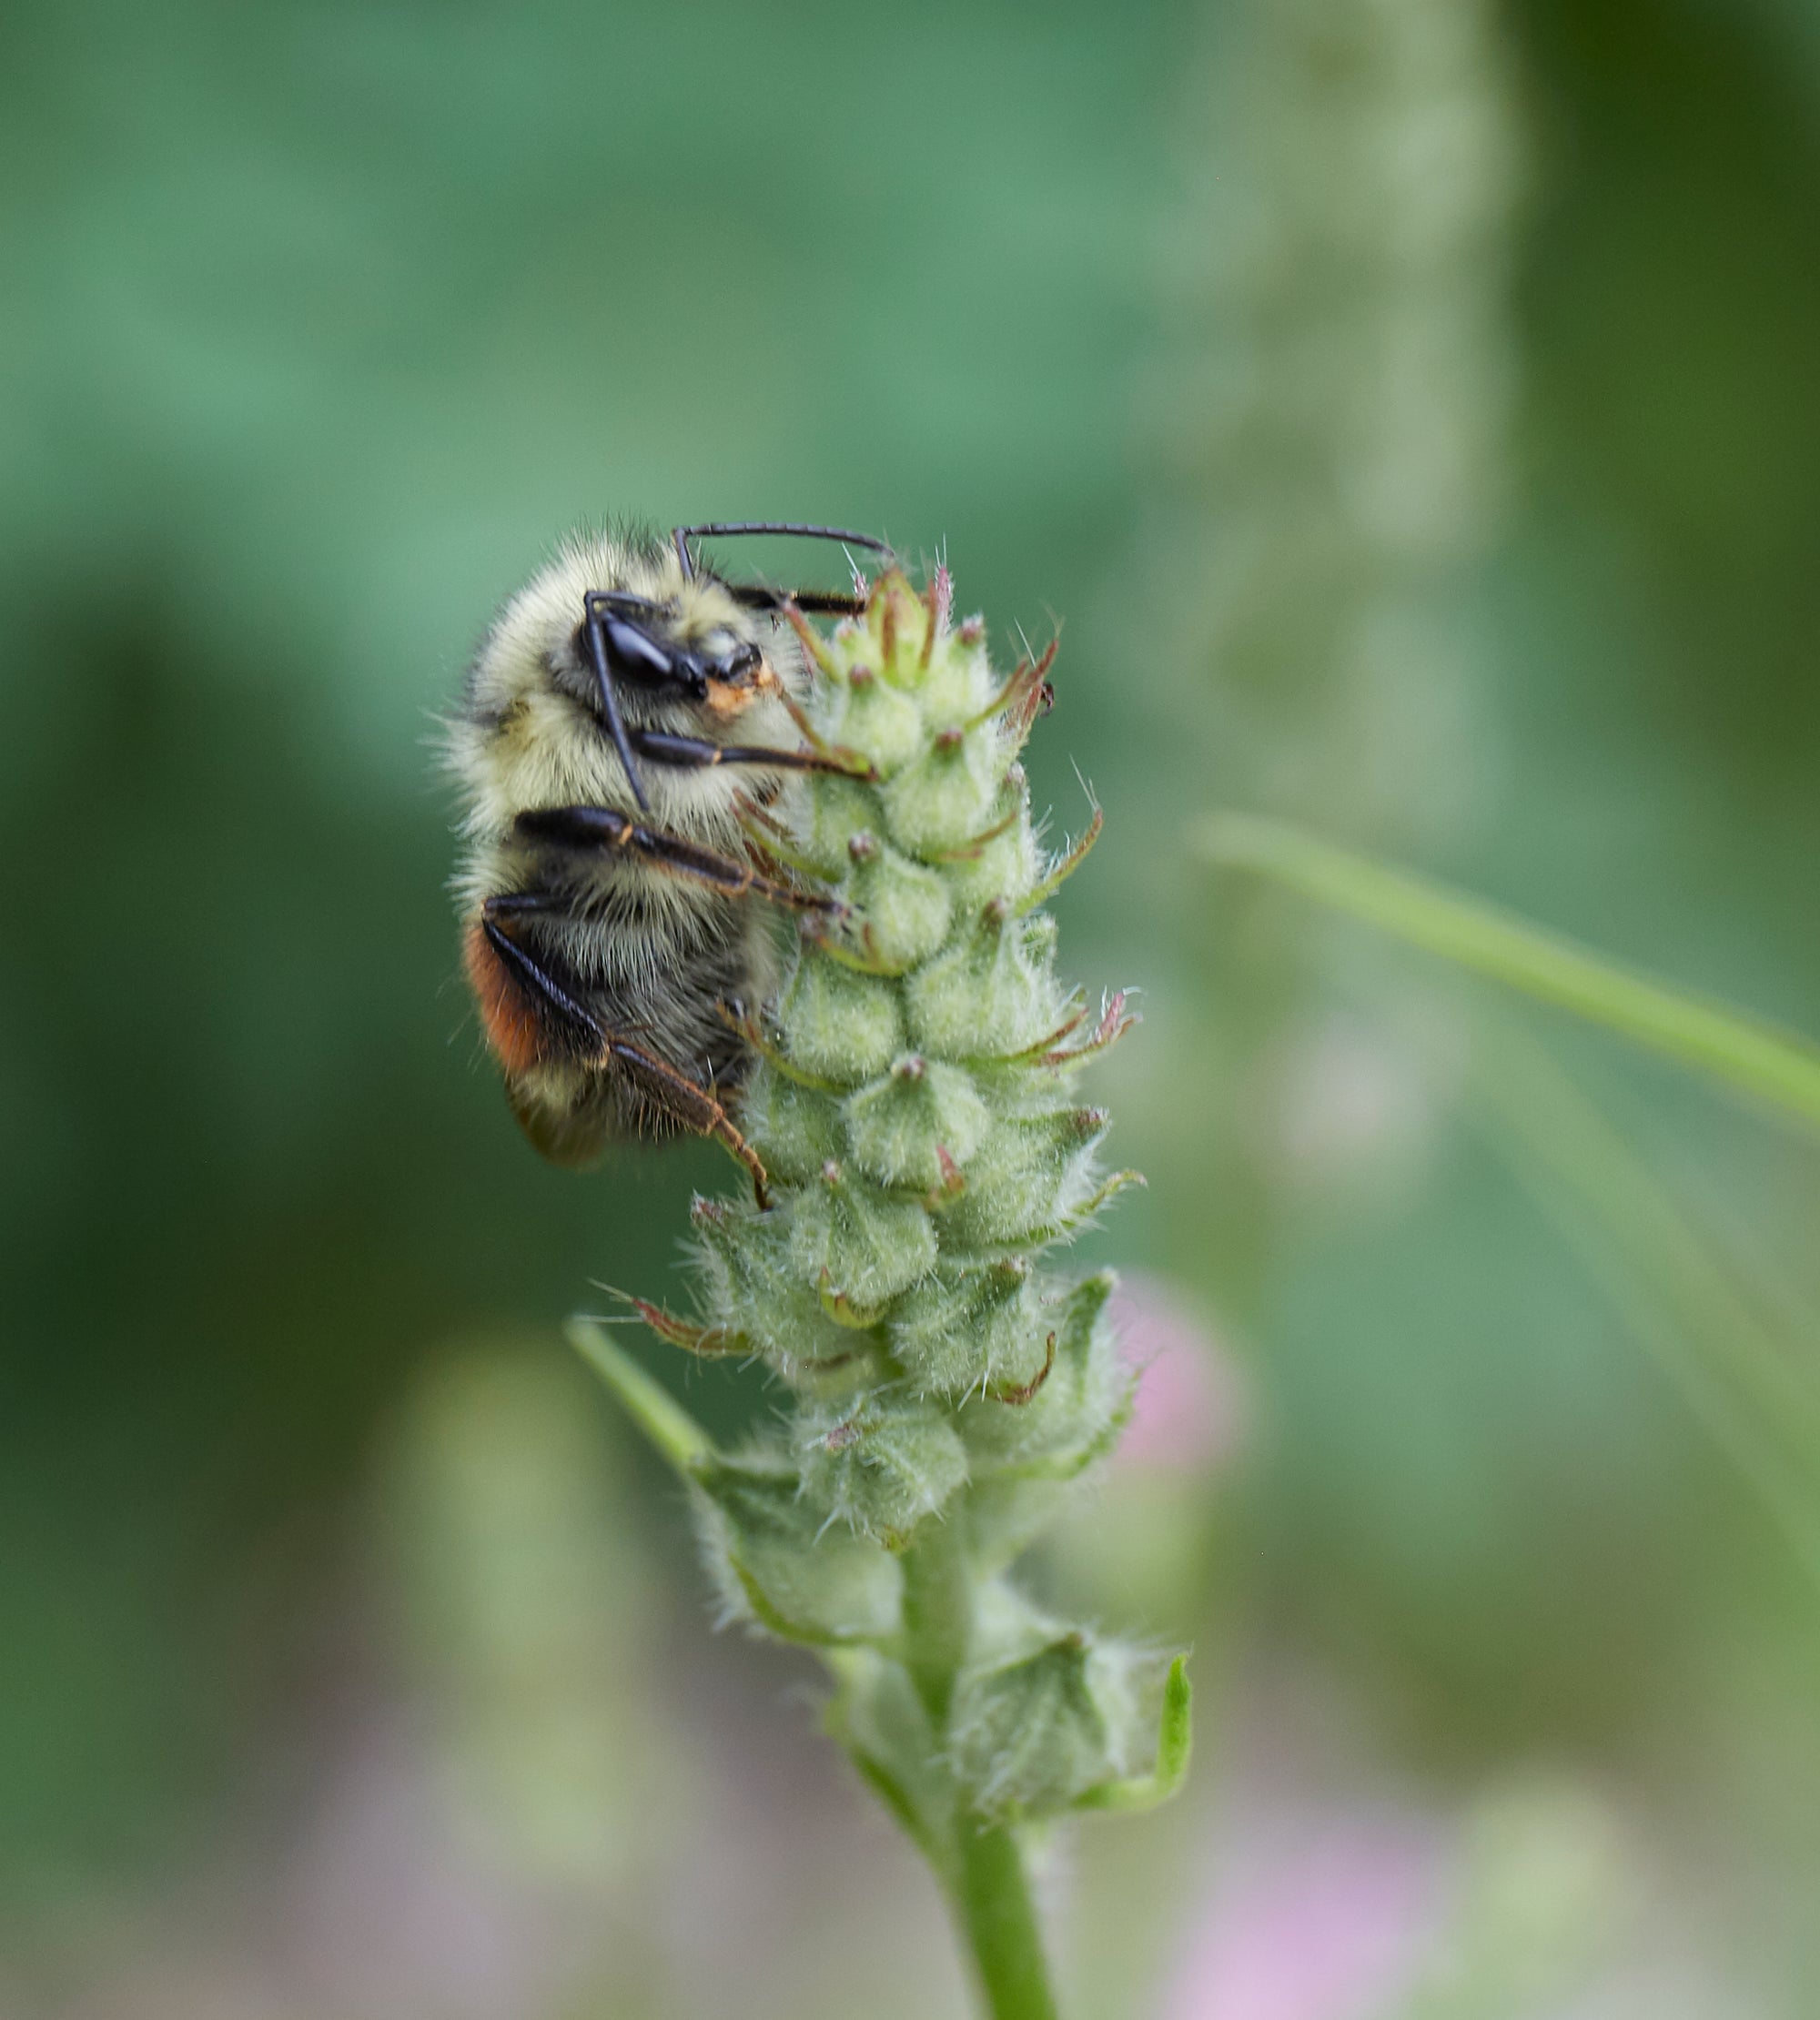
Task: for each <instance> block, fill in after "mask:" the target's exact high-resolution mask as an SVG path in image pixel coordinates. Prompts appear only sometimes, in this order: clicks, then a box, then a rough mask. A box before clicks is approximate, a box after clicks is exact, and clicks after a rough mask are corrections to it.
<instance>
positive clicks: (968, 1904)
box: [955, 1816, 1056, 2020]
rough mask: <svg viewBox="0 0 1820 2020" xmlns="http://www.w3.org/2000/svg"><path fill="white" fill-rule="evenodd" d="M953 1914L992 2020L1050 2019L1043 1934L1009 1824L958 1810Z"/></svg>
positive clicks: (1053, 2001)
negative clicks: (957, 1872)
mask: <svg viewBox="0 0 1820 2020" xmlns="http://www.w3.org/2000/svg"><path fill="white" fill-rule="evenodd" d="M956 1828H957V1831H958V1834H959V1839H960V1843H959V1847H958V1849H959V1852H960V1872H959V1876H958V1878H957V1880H956V1882H955V1917H956V1919H957V1920H958V1921H959V1923H960V1925H961V1933H962V1934H963V1935H964V1937H965V1938H966V1946H967V1949H968V1951H969V1953H970V1954H971V1955H972V1957H973V1963H974V1969H975V1971H976V1973H977V1974H978V1977H979V1985H980V1989H981V1991H982V1993H983V1994H984V1995H985V1999H986V2012H987V2013H988V2014H990V2015H992V2020H1056V1998H1055V1994H1054V1993H1053V1992H1051V1991H1050V1989H1049V1972H1048V1966H1047V1964H1046V1963H1045V1962H1044V1958H1043V1933H1042V1931H1041V1929H1039V1928H1038V1927H1037V1924H1036V1904H1034V1903H1033V1902H1032V1900H1031V1898H1030V1886H1029V1882H1028V1880H1027V1878H1026V1874H1025V1872H1024V1853H1023V1849H1022V1847H1021V1846H1020V1845H1019V1844H1018V1843H1017V1839H1016V1833H1014V1831H1013V1829H1012V1826H1011V1825H1009V1824H1008V1823H985V1822H984V1821H983V1820H982V1819H980V1818H978V1817H974V1816H963V1817H961V1818H960V1820H959V1822H958V1824H957V1826H956Z"/></svg>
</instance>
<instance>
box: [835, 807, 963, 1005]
mask: <svg viewBox="0 0 1820 2020" xmlns="http://www.w3.org/2000/svg"><path fill="white" fill-rule="evenodd" d="M848 848H849V853H853V854H854V874H853V876H852V878H851V880H850V883H851V892H850V896H851V900H852V902H853V903H854V904H855V905H857V906H858V907H859V910H860V913H861V914H862V916H863V918H864V949H865V954H866V957H867V959H868V960H870V961H871V962H872V963H874V964H875V965H876V966H879V967H881V968H885V969H886V970H888V971H890V972H891V973H892V974H894V975H895V974H898V973H901V972H902V971H903V970H905V969H906V968H910V967H914V966H915V964H916V963H917V962H919V961H926V960H927V959H928V957H929V956H930V955H931V954H934V953H935V950H936V948H937V947H939V946H940V945H941V944H942V943H943V942H944V941H945V939H946V938H947V936H948V922H949V920H950V919H951V918H952V917H953V915H954V901H953V899H952V898H950V896H949V895H948V887H947V885H946V884H945V883H944V882H943V881H942V879H941V877H940V876H939V875H938V874H936V873H935V871H934V870H931V869H927V868H925V866H924V865H923V864H920V863H913V862H912V861H911V860H910V858H909V857H908V856H907V855H904V854H902V853H900V852H899V851H897V850H896V849H894V848H893V847H892V846H891V844H890V843H888V842H881V841H879V840H878V838H877V837H876V836H875V835H874V834H872V833H870V832H869V831H863V832H862V833H859V834H856V835H854V838H853V841H852V843H849V844H848ZM854 852H856V853H854Z"/></svg>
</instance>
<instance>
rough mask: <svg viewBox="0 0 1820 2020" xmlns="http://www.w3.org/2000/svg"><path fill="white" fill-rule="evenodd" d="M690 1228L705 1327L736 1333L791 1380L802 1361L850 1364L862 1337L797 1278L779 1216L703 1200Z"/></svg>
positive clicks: (811, 1283) (813, 1285)
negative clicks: (714, 1327) (708, 1320)
mask: <svg viewBox="0 0 1820 2020" xmlns="http://www.w3.org/2000/svg"><path fill="white" fill-rule="evenodd" d="M694 1222H695V1252H694V1261H695V1267H696V1274H697V1278H698V1281H699V1283H700V1286H701V1302H702V1305H703V1309H704V1311H705V1313H706V1315H707V1316H708V1318H709V1319H710V1322H711V1323H713V1324H714V1325H719V1326H725V1327H727V1328H729V1329H730V1330H736V1331H738V1332H739V1333H741V1334H743V1337H744V1338H747V1339H748V1340H750V1341H751V1343H752V1346H753V1351H754V1352H756V1353H758V1354H761V1355H763V1357H764V1358H765V1359H767V1360H769V1361H771V1362H772V1363H773V1365H775V1366H776V1367H777V1368H778V1369H780V1370H781V1371H782V1372H784V1373H786V1374H791V1375H794V1374H795V1373H796V1372H797V1371H798V1370H799V1369H800V1368H801V1366H802V1365H803V1364H804V1363H821V1364H837V1363H841V1364H844V1363H846V1362H849V1361H850V1360H851V1359H852V1358H853V1356H854V1354H855V1353H856V1352H858V1351H860V1350H861V1349H862V1348H863V1347H864V1339H863V1338H862V1337H860V1336H857V1335H856V1334H855V1332H854V1329H853V1328H850V1327H848V1326H846V1325H844V1324H843V1323H842V1322H841V1319H840V1318H838V1317H836V1316H835V1314H834V1312H832V1311H831V1310H830V1309H829V1308H828V1303H827V1300H826V1299H825V1298H824V1296H823V1295H822V1288H821V1285H820V1283H819V1281H818V1279H817V1278H815V1277H808V1278H805V1277H804V1272H803V1269H802V1268H801V1267H800V1265H799V1264H798V1263H797V1261H796V1259H795V1257H794V1255H793V1253H792V1247H791V1230H790V1227H789V1225H788V1221H787V1219H786V1217H784V1215H781V1214H774V1213H773V1214H756V1213H754V1212H753V1210H752V1209H751V1207H748V1206H747V1205H746V1204H745V1203H744V1202H743V1201H740V1202H738V1203H734V1202H731V1201H718V1200H717V1201H706V1200H704V1201H702V1202H701V1203H699V1204H698V1205H697V1207H696V1208H695V1214H694Z"/></svg>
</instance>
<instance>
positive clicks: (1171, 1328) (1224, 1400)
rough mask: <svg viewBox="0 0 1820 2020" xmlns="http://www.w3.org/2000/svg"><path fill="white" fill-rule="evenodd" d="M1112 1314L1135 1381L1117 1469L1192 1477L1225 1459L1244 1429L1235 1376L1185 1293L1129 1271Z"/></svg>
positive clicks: (1226, 1356) (1229, 1361)
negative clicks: (1134, 1397)
mask: <svg viewBox="0 0 1820 2020" xmlns="http://www.w3.org/2000/svg"><path fill="white" fill-rule="evenodd" d="M1111 1315H1112V1320H1113V1323H1114V1325H1115V1326H1116V1327H1117V1329H1118V1344H1119V1349H1120V1351H1121V1352H1122V1353H1123V1355H1124V1356H1125V1358H1126V1360H1127V1362H1128V1363H1129V1364H1130V1365H1131V1367H1133V1368H1134V1369H1137V1370H1138V1400H1137V1406H1136V1408H1135V1409H1133V1411H1132V1413H1131V1424H1130V1428H1129V1429H1127V1432H1126V1434H1125V1439H1124V1441H1123V1443H1122V1444H1121V1445H1120V1446H1119V1449H1118V1460H1117V1463H1118V1465H1119V1467H1120V1468H1121V1469H1124V1468H1133V1469H1138V1470H1144V1471H1147V1472H1159V1473H1198V1472H1202V1471H1204V1470H1207V1469H1208V1468H1209V1467H1211V1466H1214V1465H1217V1464H1218V1462H1219V1461H1220V1460H1221V1459H1228V1458H1230V1456H1231V1455H1232V1453H1233V1452H1234V1450H1235V1449H1237V1448H1238V1445H1239V1438H1240V1436H1241V1434H1242V1432H1243V1429H1244V1415H1245V1412H1244V1399H1243V1396H1242V1393H1241V1385H1240V1381H1239V1371H1238V1369H1237V1368H1236V1367H1235V1366H1234V1364H1233V1362H1232V1359H1231V1357H1230V1356H1229V1354H1228V1353H1227V1352H1226V1350H1225V1348H1222V1347H1221V1345H1220V1343H1219V1341H1218V1339H1217V1338H1216V1337H1215V1335H1214V1333H1213V1331H1212V1329H1211V1328H1209V1327H1208V1326H1207V1325H1206V1324H1205V1323H1204V1322H1203V1321H1202V1320H1201V1319H1200V1318H1199V1317H1198V1315H1197V1314H1196V1312H1195V1311H1194V1309H1193V1307H1192V1306H1191V1304H1190V1303H1189V1302H1188V1299H1187V1298H1186V1297H1185V1296H1184V1294H1183V1293H1182V1292H1181V1291H1180V1290H1179V1289H1178V1288H1177V1287H1176V1286H1175V1285H1173V1284H1171V1283H1170V1282H1169V1280H1168V1278H1164V1277H1153V1276H1149V1275H1148V1274H1146V1273H1145V1272H1143V1271H1141V1270H1139V1271H1134V1272H1133V1273H1132V1274H1131V1275H1129V1276H1127V1277H1124V1278H1121V1279H1120V1281H1119V1286H1118V1288H1117V1291H1115V1292H1114V1294H1113V1298H1112V1305H1111Z"/></svg>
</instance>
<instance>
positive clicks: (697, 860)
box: [512, 806, 845, 912]
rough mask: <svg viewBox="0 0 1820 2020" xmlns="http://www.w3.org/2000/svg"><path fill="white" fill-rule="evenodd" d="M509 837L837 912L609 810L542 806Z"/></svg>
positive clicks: (831, 902) (735, 892) (729, 859)
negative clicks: (618, 853)
mask: <svg viewBox="0 0 1820 2020" xmlns="http://www.w3.org/2000/svg"><path fill="white" fill-rule="evenodd" d="M512 826H513V830H514V832H515V833H517V834H519V835H520V836H521V837H522V838H523V839H524V840H526V841H529V842H541V843H554V844H555V846H557V847H558V848H564V849H575V850H580V851H591V852H601V853H604V852H606V851H609V850H623V851H624V852H625V853H627V854H628V855H633V856H637V857H638V858H639V859H640V860H641V861H642V862H645V863H648V864H651V865H652V867H653V868H654V869H660V870H668V871H670V872H672V874H675V875H677V876H682V877H693V879H695V880H696V881H697V882H698V883H702V884H707V885H708V886H709V887H710V889H712V890H715V891H720V892H723V893H724V894H726V895H727V896H728V897H730V898H739V897H746V896H752V897H759V898H769V899H770V900H771V901H772V902H773V904H786V905H790V906H793V907H794V909H795V910H796V911H799V912H842V911H844V910H845V907H844V905H843V904H841V901H840V900H839V899H838V898H835V897H831V896H829V895H828V894H826V893H824V892H818V891H804V890H800V889H798V888H797V886H796V885H794V884H784V883H780V882H779V881H778V879H777V878H775V877H768V876H766V875H765V874H763V872H762V871H761V870H759V869H757V868H756V867H755V866H754V865H753V864H750V863H742V862H740V861H739V860H738V859H737V858H736V857H734V856H730V855H721V854H719V853H717V852H716V851H714V850H713V849H704V848H703V847H702V846H701V844H700V843H695V842H687V841H684V840H683V839H682V836H681V835H677V834H671V833H668V832H666V831H665V830H664V829H662V828H652V827H646V826H644V825H643V824H642V823H640V822H637V821H634V820H632V819H631V818H630V817H629V816H628V815H626V814H623V813H619V812H618V811H617V810H615V809H614V808H612V807H604V806H544V807H534V808H531V809H530V810H528V811H527V812H525V813H521V814H520V815H519V817H518V819H517V820H516V821H515V822H514V823H512Z"/></svg>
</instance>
